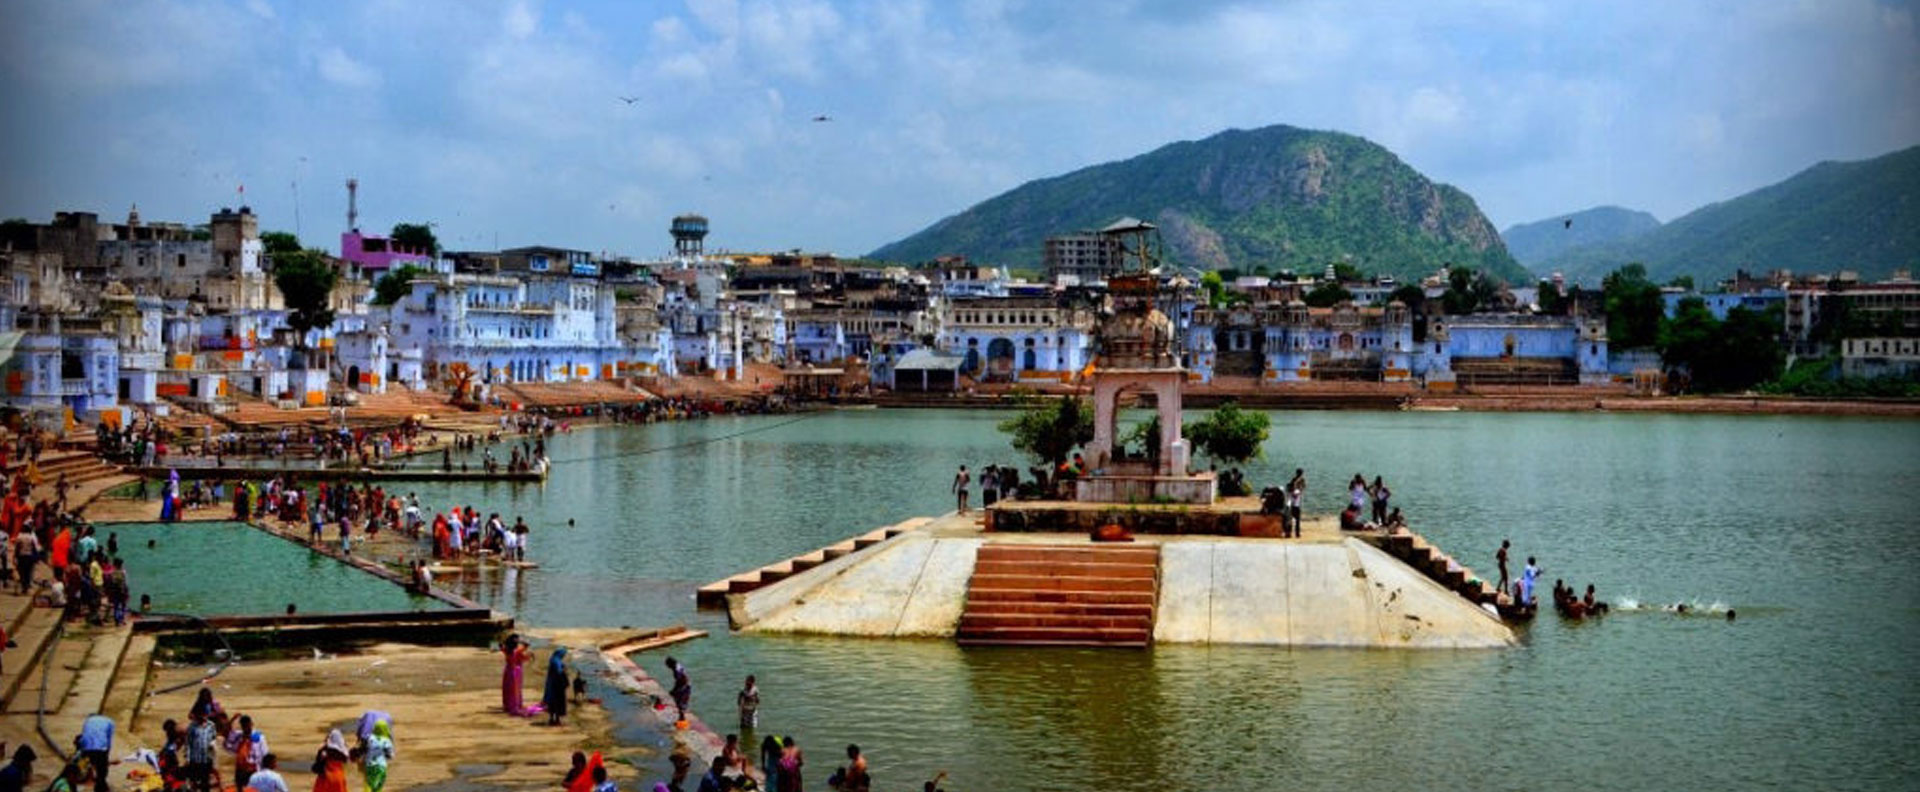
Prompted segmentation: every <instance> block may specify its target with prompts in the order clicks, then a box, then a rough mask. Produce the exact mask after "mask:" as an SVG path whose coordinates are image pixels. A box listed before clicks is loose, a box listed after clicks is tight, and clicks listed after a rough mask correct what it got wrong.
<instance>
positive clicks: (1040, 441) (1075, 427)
mask: <svg viewBox="0 0 1920 792" xmlns="http://www.w3.org/2000/svg"><path fill="white" fill-rule="evenodd" d="M1000 431H1002V432H1006V433H1007V434H1009V435H1012V437H1011V438H1010V439H1011V441H1012V443H1013V449H1014V450H1015V451H1019V452H1022V453H1025V454H1027V455H1029V456H1032V457H1034V458H1035V459H1039V460H1041V461H1043V462H1046V463H1047V469H1048V470H1052V469H1054V468H1058V467H1059V466H1060V463H1062V462H1065V461H1066V460H1067V457H1068V456H1069V455H1071V454H1072V453H1073V449H1075V448H1078V447H1080V446H1083V445H1086V444H1087V443H1090V442H1093V406H1092V405H1090V404H1087V403H1086V402H1084V401H1081V400H1080V399H1077V398H1074V397H1072V396H1069V397H1066V398H1064V399H1052V400H1048V401H1044V402H1041V403H1039V404H1036V405H1034V406H1032V407H1029V408H1027V409H1026V410H1022V411H1021V413H1020V414H1019V415H1017V416H1014V417H1013V418H1009V419H1007V420H1005V421H1002V422H1001V423H1000Z"/></svg>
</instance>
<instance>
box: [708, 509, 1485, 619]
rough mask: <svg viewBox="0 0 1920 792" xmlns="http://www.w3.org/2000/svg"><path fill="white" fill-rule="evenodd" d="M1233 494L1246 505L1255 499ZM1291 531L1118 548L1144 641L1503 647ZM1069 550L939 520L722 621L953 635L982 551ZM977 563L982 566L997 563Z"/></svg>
mask: <svg viewBox="0 0 1920 792" xmlns="http://www.w3.org/2000/svg"><path fill="white" fill-rule="evenodd" d="M1244 500H1245V501H1247V502H1248V503H1249V504H1251V502H1252V500H1253V499H1250V498H1249V499H1244ZM1233 505H1234V504H1232V503H1231V502H1229V503H1227V504H1224V506H1227V507H1231V506H1233ZM996 508H998V507H997V506H996ZM1147 508H1148V507H1141V510H1142V511H1146V510H1147ZM1159 508H1172V507H1159ZM1088 513H1090V514H1096V515H1097V511H1092V510H1089V512H1088ZM989 514H990V515H991V514H992V512H989ZM1206 514H1208V515H1212V517H1210V518H1209V519H1219V520H1225V519H1227V518H1228V517H1231V518H1232V519H1233V520H1235V521H1236V525H1237V521H1238V520H1239V519H1240V518H1241V517H1243V516H1249V515H1247V514H1246V513H1245V512H1241V511H1236V510H1232V509H1230V508H1229V509H1224V510H1223V509H1221V508H1219V507H1218V506H1217V507H1216V508H1215V509H1213V510H1209V511H1207V512H1206ZM1250 516H1252V517H1256V518H1257V517H1258V516H1259V515H1258V514H1252V515H1250ZM993 519H996V520H997V519H999V518H998V517H997V516H996V517H994V518H993ZM1303 534H1304V535H1303V537H1302V538H1298V539H1279V538H1263V537H1258V536H1252V537H1248V536H1237V535H1234V536H1209V535H1196V534H1191V533H1190V534H1186V535H1161V534H1141V535H1139V536H1138V537H1137V538H1136V539H1137V541H1136V542H1134V543H1133V544H1131V545H1119V547H1142V546H1145V547H1157V548H1158V550H1159V558H1160V563H1159V569H1158V572H1157V580H1158V582H1157V585H1155V586H1152V587H1150V588H1148V587H1142V588H1141V591H1150V592H1151V593H1150V594H1149V595H1148V596H1150V597H1151V599H1152V602H1153V604H1152V607H1151V608H1150V609H1146V610H1145V612H1148V613H1151V614H1152V616H1151V619H1152V624H1151V631H1152V632H1151V636H1152V637H1151V640H1152V642H1153V643H1193V644H1248V645H1267V646H1337V647H1353V648H1498V647H1505V646H1511V645H1513V643H1514V636H1513V633H1512V631H1511V630H1509V629H1508V628H1507V626H1506V625H1505V624H1503V623H1501V621H1500V620H1499V618H1497V617H1496V616H1494V615H1493V614H1491V613H1489V612H1487V611H1486V610H1483V609H1482V608H1481V607H1480V606H1479V605H1477V604H1475V603H1474V602H1472V601H1470V600H1468V599H1467V598H1465V597H1463V596H1461V595H1459V594H1457V593H1455V592H1454V591H1451V590H1449V589H1448V588H1446V587H1445V586H1443V585H1441V584H1440V583H1438V582H1436V581H1434V580H1432V579H1430V578H1429V577H1428V576H1427V575H1426V574H1424V573H1423V572H1421V571H1420V570H1417V569H1414V568H1413V567H1410V566H1408V565H1407V564H1406V563H1404V562H1402V561H1401V560H1399V559H1396V558H1394V557H1393V556H1391V555H1389V554H1388V553H1386V552H1383V551H1382V550H1380V549H1379V548H1377V547H1374V546H1373V545H1372V544H1370V543H1368V542H1367V541H1364V540H1363V539H1361V538H1357V537H1355V536H1350V535H1343V534H1341V533H1340V531H1339V530H1338V528H1337V526H1336V524H1335V521H1334V520H1333V519H1331V518H1328V517H1318V518H1314V519H1310V520H1308V521H1307V523H1306V526H1305V531H1304V532H1303ZM1075 546H1081V547H1089V548H1091V547H1094V546H1095V545H1094V544H1093V543H1092V542H1091V541H1090V540H1089V539H1088V537H1087V534H1086V533H1084V532H1080V531H1075V532H1070V533H1047V532H1002V531H997V530H996V531H985V530H982V527H981V525H980V521H978V520H976V519H975V517H974V515H972V514H967V515H960V514H948V515H945V516H942V517H939V518H935V519H933V520H931V521H929V522H927V523H925V524H923V525H921V526H919V527H916V528H914V529H912V530H909V531H907V532H905V533H903V534H900V535H898V536H895V537H893V538H890V539H887V540H885V541H884V542H882V543H880V544H878V545H876V546H874V547H873V548H872V549H870V550H867V551H863V552H861V553H859V554H854V555H848V556H844V557H842V558H839V559H835V560H833V561H831V562H828V563H824V564H821V565H819V566H816V567H813V568H811V569H808V570H805V571H802V572H798V573H796V574H792V575H790V576H787V577H785V578H783V579H781V580H780V581H778V582H776V583H773V584H771V585H768V586H765V587H762V588H758V589H755V590H752V591H747V592H741V593H732V594H728V595H727V605H728V616H729V618H730V621H731V622H732V625H733V627H734V628H735V629H737V630H742V631H751V632H764V633H797V634H813V635H839V636H864V637H920V638H949V639H953V638H964V637H965V636H963V635H961V632H962V631H963V616H964V613H965V610H966V605H967V602H968V600H969V592H970V591H971V590H973V589H975V588H977V585H976V583H977V581H976V577H977V576H978V575H980V574H988V575H993V574H997V573H996V572H995V571H994V570H987V571H985V572H982V571H981V569H980V565H981V564H982V563H985V562H983V561H982V557H983V552H982V549H983V548H985V547H1007V548H1011V547H1031V548H1035V549H1041V548H1044V549H1045V550H1046V551H1047V552H1053V553H1058V552H1060V551H1061V550H1062V549H1064V548H1071V547H1075ZM1100 546H1101V547H1114V546H1115V545H1100ZM986 555H987V556H989V557H990V558H989V560H992V558H993V557H997V556H995V554H994V553H986ZM1001 555H1005V554H1004V553H1002V554H1001ZM1014 560H1018V559H1014ZM1003 566H1004V565H1003ZM1003 571H1004V570H1003ZM1013 571H1016V572H1017V571H1019V570H1013ZM1065 577H1066V578H1072V577H1074V576H1072V575H1067V576H1065ZM1068 582H1070V581H1067V580H1064V579H1063V581H1062V582H1061V583H1060V585H1058V586H1054V587H1053V588H1061V589H1063V590H1065V589H1073V590H1075V591H1079V590H1081V589H1087V590H1089V591H1091V590H1093V589H1100V591H1101V592H1106V591H1107V590H1108V589H1111V588H1114V587H1113V586H1107V587H1102V586H1082V585H1073V586H1069V585H1067V583H1068ZM1116 585H1118V584H1116ZM1023 586H1024V584H1023ZM1024 588H1045V587H1034V586H1024ZM1023 590H1024V589H1023ZM1129 591H1131V589H1129ZM1081 593H1083V594H1084V593H1087V592H1081ZM1129 596H1131V595H1129ZM1027 599H1034V600H1037V601H1053V600H1060V601H1063V602H1067V603H1068V604H1071V605H1075V606H1078V608H1079V610H1080V611H1082V612H1087V611H1090V610H1092V608H1091V607H1090V606H1091V605H1093V604H1099V605H1111V604H1123V603H1111V602H1107V601H1106V600H1104V599H1102V600H1100V601H1099V602H1098V603H1095V602H1094V600H1093V599H1092V598H1089V597H1085V596H1081V597H1078V598H1077V599H1076V598H1074V597H1042V596H1038V595H1036V596H1034V597H1028V598H1027ZM1123 615H1129V616H1130V615H1133V614H1132V612H1129V613H1128V614H1123ZM1002 626H1006V625H1002ZM1029 626H1039V625H1037V624H1036V625H1029ZM1111 626H1113V627H1115V628H1118V627H1122V626H1125V625H1117V624H1116V625H1111ZM1130 629H1131V628H1130ZM1040 637H1046V636H1040ZM1053 637H1054V638H1058V637H1059V636H1053ZM1075 640H1078V639H1077V638H1076V639H1075Z"/></svg>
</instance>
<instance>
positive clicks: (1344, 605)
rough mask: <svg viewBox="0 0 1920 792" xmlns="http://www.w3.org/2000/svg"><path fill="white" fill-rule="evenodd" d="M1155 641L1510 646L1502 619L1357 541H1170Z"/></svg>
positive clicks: (1164, 558)
mask: <svg viewBox="0 0 1920 792" xmlns="http://www.w3.org/2000/svg"><path fill="white" fill-rule="evenodd" d="M1154 640H1156V641H1162V642H1167V643H1213V644H1269V645H1285V646H1345V647H1369V648H1400V647H1407V648H1495V647H1504V646H1511V645H1512V644H1513V643H1514V638H1513V633H1512V631H1510V630H1508V629H1507V627H1506V625H1504V624H1502V623H1501V622H1500V620H1499V619H1497V618H1495V617H1494V616H1492V615H1491V614H1489V613H1487V612H1486V611H1484V610H1482V609H1480V608H1479V607H1478V606H1476V605H1475V604H1473V603H1472V602H1470V601H1468V600H1467V599H1465V598H1463V597H1461V596H1459V595H1457V594H1455V593H1453V592H1452V591H1449V590H1447V589H1446V588H1445V587H1442V586H1441V585H1440V584H1438V583H1435V582H1434V581H1433V580H1431V579H1429V578H1427V577H1426V576H1425V575H1423V574H1421V573H1420V572H1418V571H1416V570H1414V569H1413V568H1411V567H1408V566H1407V565H1406V564H1403V563H1401V562H1400V561H1398V560H1396V559H1394V558H1393V557H1392V556H1389V555H1387V554H1386V553H1384V552H1381V551H1380V550H1378V549H1376V548H1374V547H1372V546H1371V545H1368V544H1366V543H1364V542H1360V541H1358V540H1355V539H1351V538H1348V539H1343V540H1342V541H1340V542H1338V543H1311V544H1309V543H1291V542H1269V541H1258V540H1254V541H1235V540H1219V541H1205V542H1168V543H1166V544H1165V545H1164V546H1162V548H1161V586H1160V606H1159V613H1158V619H1157V621H1156V624H1155V628H1154Z"/></svg>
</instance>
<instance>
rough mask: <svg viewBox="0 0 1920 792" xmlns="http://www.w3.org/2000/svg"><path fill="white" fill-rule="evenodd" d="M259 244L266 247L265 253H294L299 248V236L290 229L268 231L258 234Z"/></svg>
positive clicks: (273, 254)
mask: <svg viewBox="0 0 1920 792" xmlns="http://www.w3.org/2000/svg"><path fill="white" fill-rule="evenodd" d="M260 244H261V246H262V247H265V248H266V249H267V255H269V256H277V255H280V254H281V253H294V252H298V251H299V250H300V238H299V237H297V236H294V235H293V232H291V231H268V232H266V233H264V234H261V235H260Z"/></svg>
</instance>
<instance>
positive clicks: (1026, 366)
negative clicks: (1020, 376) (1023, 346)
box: [1020, 348, 1035, 371]
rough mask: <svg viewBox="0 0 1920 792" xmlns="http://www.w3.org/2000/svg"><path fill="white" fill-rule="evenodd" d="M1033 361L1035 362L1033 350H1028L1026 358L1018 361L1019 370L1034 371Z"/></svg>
mask: <svg viewBox="0 0 1920 792" xmlns="http://www.w3.org/2000/svg"><path fill="white" fill-rule="evenodd" d="M1034 361H1035V356H1034V354H1033V349H1031V348H1029V349H1027V354H1026V357H1024V358H1022V359H1021V361H1020V370H1021V371H1032V370H1034V368H1035V365H1034Z"/></svg>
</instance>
